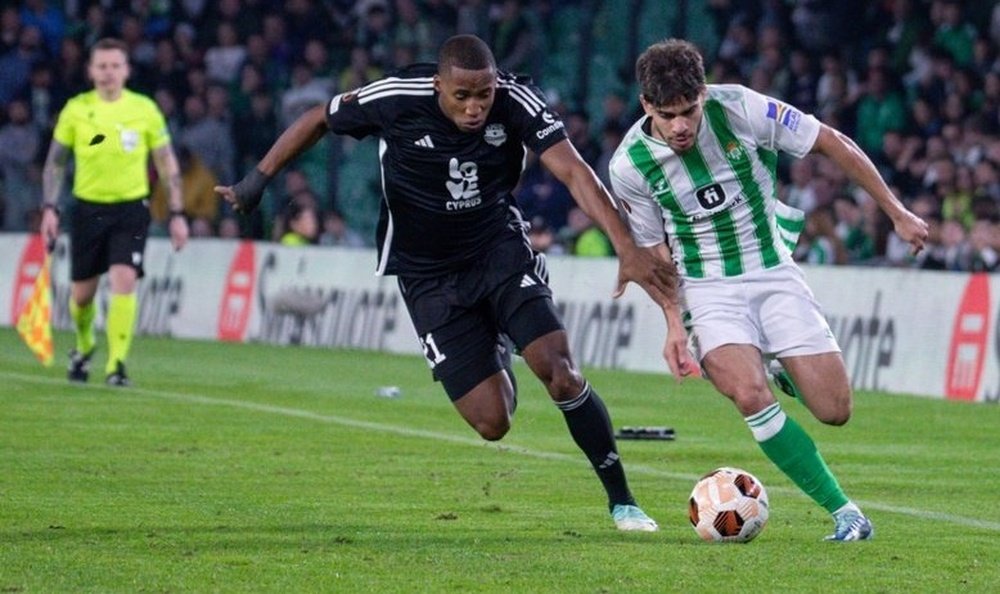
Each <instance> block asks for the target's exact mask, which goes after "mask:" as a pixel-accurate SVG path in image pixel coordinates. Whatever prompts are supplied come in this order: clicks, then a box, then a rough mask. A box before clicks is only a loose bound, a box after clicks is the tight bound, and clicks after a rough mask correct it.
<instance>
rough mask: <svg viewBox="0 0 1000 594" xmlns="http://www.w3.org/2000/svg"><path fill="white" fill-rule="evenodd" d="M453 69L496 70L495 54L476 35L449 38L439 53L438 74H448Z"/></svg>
mask: <svg viewBox="0 0 1000 594" xmlns="http://www.w3.org/2000/svg"><path fill="white" fill-rule="evenodd" d="M452 67H455V68H461V69H463V70H486V69H487V68H492V69H494V70H496V67H497V63H496V60H495V59H494V58H493V52H492V51H491V50H490V48H489V46H488V45H486V42H484V41H483V40H482V39H480V38H478V37H476V36H475V35H455V36H454V37H451V38H449V39H448V40H447V41H445V42H444V44H443V45H442V46H441V49H440V50H439V51H438V73H439V74H446V73H447V72H448V70H449V69H450V68H452Z"/></svg>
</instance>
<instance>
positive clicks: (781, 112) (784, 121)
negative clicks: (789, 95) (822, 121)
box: [767, 101, 802, 132]
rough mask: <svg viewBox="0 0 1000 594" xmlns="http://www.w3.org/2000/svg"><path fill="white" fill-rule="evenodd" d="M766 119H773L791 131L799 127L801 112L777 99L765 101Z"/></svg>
mask: <svg viewBox="0 0 1000 594" xmlns="http://www.w3.org/2000/svg"><path fill="white" fill-rule="evenodd" d="M767 119H769V120H774V121H776V122H778V123H779V124H781V125H782V126H784V127H786V128H788V129H789V130H791V131H792V132H795V131H796V130H798V129H799V120H801V119H802V112H800V111H799V110H797V109H795V108H793V107H789V106H787V105H785V104H784V103H779V102H777V101H768V102H767Z"/></svg>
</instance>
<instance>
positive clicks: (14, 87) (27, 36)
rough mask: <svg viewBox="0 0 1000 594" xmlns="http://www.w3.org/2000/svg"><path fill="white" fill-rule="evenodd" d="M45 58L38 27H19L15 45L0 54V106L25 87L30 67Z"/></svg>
mask: <svg viewBox="0 0 1000 594" xmlns="http://www.w3.org/2000/svg"><path fill="white" fill-rule="evenodd" d="M44 59H45V52H44V50H43V49H42V34H41V32H40V31H39V30H38V27H28V26H25V27H21V29H20V32H19V33H18V36H17V45H16V46H14V47H13V48H11V49H9V50H7V52H6V53H5V54H4V55H2V56H0V107H7V104H8V103H10V102H11V100H13V99H14V98H15V97H17V96H18V95H20V94H21V93H22V92H23V91H24V89H26V88H27V86H28V82H29V81H30V79H31V68H32V67H33V66H34V65H35V64H37V63H39V62H41V61H42V60H44Z"/></svg>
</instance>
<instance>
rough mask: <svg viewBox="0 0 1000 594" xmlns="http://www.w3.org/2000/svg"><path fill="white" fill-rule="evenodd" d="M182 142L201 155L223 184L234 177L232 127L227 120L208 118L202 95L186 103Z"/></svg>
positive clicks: (223, 91)
mask: <svg viewBox="0 0 1000 594" xmlns="http://www.w3.org/2000/svg"><path fill="white" fill-rule="evenodd" d="M222 93H225V90H222ZM179 143H180V144H182V145H184V146H187V147H189V148H190V149H191V150H192V151H193V152H194V153H195V154H196V155H198V158H199V159H201V162H202V163H204V164H205V165H206V166H207V167H208V168H209V169H210V170H211V171H212V173H213V174H214V175H215V177H217V178H218V179H219V181H220V182H223V183H225V180H227V179H234V178H235V175H234V174H233V162H234V160H235V152H236V148H235V147H234V146H233V136H232V132H231V128H230V126H229V124H228V122H226V121H225V120H223V119H220V118H217V117H210V116H209V114H208V113H207V108H206V105H205V100H204V99H202V97H201V96H199V95H190V96H188V98H187V99H186V100H185V101H184V125H183V127H182V128H181V134H180V138H179Z"/></svg>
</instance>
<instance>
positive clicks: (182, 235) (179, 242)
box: [169, 214, 190, 252]
mask: <svg viewBox="0 0 1000 594" xmlns="http://www.w3.org/2000/svg"><path fill="white" fill-rule="evenodd" d="M169 227H170V245H172V246H173V247H174V251H175V252H178V251H180V250H181V248H183V247H184V246H185V245H187V242H188V237H189V235H190V229H189V228H188V222H187V219H186V218H184V216H183V215H180V214H178V215H172V216H171V217H170V225H169Z"/></svg>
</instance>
